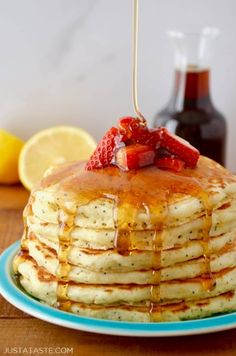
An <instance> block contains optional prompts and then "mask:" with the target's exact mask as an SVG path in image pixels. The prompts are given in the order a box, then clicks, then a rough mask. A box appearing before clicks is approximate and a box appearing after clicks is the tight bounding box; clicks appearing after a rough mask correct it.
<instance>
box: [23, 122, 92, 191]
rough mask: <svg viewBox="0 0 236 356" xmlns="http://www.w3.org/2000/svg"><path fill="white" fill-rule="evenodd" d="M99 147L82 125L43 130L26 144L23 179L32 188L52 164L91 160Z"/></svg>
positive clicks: (27, 186) (24, 183)
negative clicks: (81, 127)
mask: <svg viewBox="0 0 236 356" xmlns="http://www.w3.org/2000/svg"><path fill="white" fill-rule="evenodd" d="M95 148H96V142H95V141H94V139H93V138H92V136H90V135H89V134H88V133H87V132H86V131H84V130H82V129H80V128H76V127H71V126H55V127H51V128H48V129H46V130H43V131H40V132H38V133H37V134H35V135H34V136H32V137H31V138H30V139H29V140H28V141H27V142H26V143H25V145H24V147H23V149H22V151H21V154H20V158H19V175H20V180H21V182H22V184H23V185H24V186H25V187H26V188H27V189H29V190H31V189H32V188H33V186H34V185H35V184H36V183H38V182H39V181H40V179H41V178H42V177H43V175H44V173H45V171H46V170H47V169H48V168H50V167H51V166H55V165H58V164H61V163H64V162H67V161H73V160H85V159H88V158H89V157H90V156H91V154H92V153H93V151H94V149H95Z"/></svg>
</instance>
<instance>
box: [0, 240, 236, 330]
mask: <svg viewBox="0 0 236 356" xmlns="http://www.w3.org/2000/svg"><path fill="white" fill-rule="evenodd" d="M19 246H20V243H19V242H15V243H14V244H13V245H11V246H10V247H9V248H8V249H7V250H5V252H4V253H3V254H2V255H1V256H0V293H1V294H2V295H3V297H4V298H5V299H6V300H8V301H9V302H10V303H11V304H13V305H14V306H15V307H17V308H19V309H21V310H23V311H24V312H26V313H28V314H30V315H32V316H35V317H36V318H39V319H42V320H45V321H48V322H50V323H53V324H57V325H60V326H65V327H68V328H72V329H77V330H83V331H90V332H95V333H101V334H110V335H124V336H140V337H144V336H149V337H151V336H152V337H153V336H180V335H194V334H204V333H211V332H215V331H221V330H227V329H232V328H235V327H236V313H230V314H224V315H220V316H215V317H211V318H206V319H200V320H191V321H181V322H166V323H131V322H121V321H110V320H101V319H94V318H87V317H82V316H77V315H73V314H70V313H67V312H63V311H60V310H57V309H54V308H52V307H49V306H47V305H45V304H42V303H40V302H38V301H37V300H35V299H33V298H32V297H30V296H29V295H27V294H26V293H24V291H23V290H22V289H21V288H20V287H19V285H17V281H16V280H15V279H14V275H13V271H12V259H13V257H14V256H15V255H16V253H17V252H18V250H19Z"/></svg>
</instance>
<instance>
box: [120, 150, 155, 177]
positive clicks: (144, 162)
mask: <svg viewBox="0 0 236 356" xmlns="http://www.w3.org/2000/svg"><path fill="white" fill-rule="evenodd" d="M154 159H155V151H154V149H153V148H152V147H149V146H147V145H140V144H133V145H130V146H126V147H122V148H120V149H119V150H118V151H117V152H116V165H117V166H118V167H119V168H121V169H122V170H124V171H129V170H130V169H138V168H142V167H145V166H149V165H150V164H153V163H154Z"/></svg>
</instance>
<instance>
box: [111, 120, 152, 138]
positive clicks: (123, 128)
mask: <svg viewBox="0 0 236 356" xmlns="http://www.w3.org/2000/svg"><path fill="white" fill-rule="evenodd" d="M118 127H119V130H120V133H121V135H122V141H123V142H125V144H126V145H129V144H133V143H143V144H144V143H145V141H146V139H147V137H148V136H149V130H148V128H147V122H146V121H145V120H141V119H139V118H135V117H131V116H127V117H122V118H121V119H119V121H118Z"/></svg>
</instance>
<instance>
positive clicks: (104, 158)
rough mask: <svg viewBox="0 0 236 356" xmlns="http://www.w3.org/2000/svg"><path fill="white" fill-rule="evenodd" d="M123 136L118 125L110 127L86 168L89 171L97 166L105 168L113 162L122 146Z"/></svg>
mask: <svg viewBox="0 0 236 356" xmlns="http://www.w3.org/2000/svg"><path fill="white" fill-rule="evenodd" d="M120 143H121V136H120V133H119V130H118V129H117V128H116V127H112V128H110V130H108V131H107V132H106V134H105V135H104V136H103V138H102V139H101V141H100V142H99V144H98V145H97V148H96V150H95V151H94V153H93V154H92V156H91V157H90V159H89V161H88V162H87V164H86V167H85V169H87V170H88V171H90V170H92V169H96V168H104V167H107V166H109V165H110V164H111V161H112V159H113V157H114V153H115V151H116V149H118V147H120Z"/></svg>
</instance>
